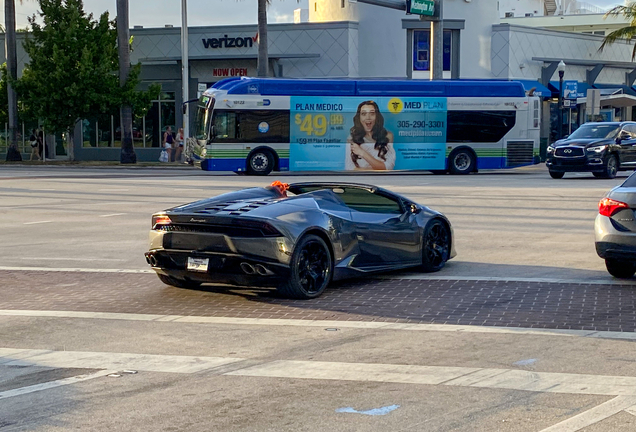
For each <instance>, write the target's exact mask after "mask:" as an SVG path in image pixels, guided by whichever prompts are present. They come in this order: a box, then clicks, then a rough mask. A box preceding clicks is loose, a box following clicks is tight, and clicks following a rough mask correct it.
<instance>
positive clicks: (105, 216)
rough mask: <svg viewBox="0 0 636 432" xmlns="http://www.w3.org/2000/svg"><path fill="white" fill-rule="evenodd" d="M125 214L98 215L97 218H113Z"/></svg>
mask: <svg viewBox="0 0 636 432" xmlns="http://www.w3.org/2000/svg"><path fill="white" fill-rule="evenodd" d="M125 214H126V213H112V214H106V215H100V216H99V217H102V218H107V217H113V216H122V215H125Z"/></svg>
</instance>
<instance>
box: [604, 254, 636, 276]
mask: <svg viewBox="0 0 636 432" xmlns="http://www.w3.org/2000/svg"><path fill="white" fill-rule="evenodd" d="M605 267H607V271H608V273H609V274H611V275H612V276H614V277H615V278H619V279H629V278H631V277H632V276H634V273H636V263H634V262H630V261H619V260H616V259H611V258H605Z"/></svg>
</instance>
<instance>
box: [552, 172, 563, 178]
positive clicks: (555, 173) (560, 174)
mask: <svg viewBox="0 0 636 432" xmlns="http://www.w3.org/2000/svg"><path fill="white" fill-rule="evenodd" d="M564 175H565V173H564V172H559V171H550V177H552V178H553V179H562V178H563V176H564Z"/></svg>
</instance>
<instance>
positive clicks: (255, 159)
mask: <svg viewBox="0 0 636 432" xmlns="http://www.w3.org/2000/svg"><path fill="white" fill-rule="evenodd" d="M273 169H274V155H272V152H270V151H269V150H264V149H263V150H256V151H254V152H253V153H252V154H250V156H249V158H248V159H247V173H248V174H250V175H267V174H269V173H271V172H272V170H273Z"/></svg>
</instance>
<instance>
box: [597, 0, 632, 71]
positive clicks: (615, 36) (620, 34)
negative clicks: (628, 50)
mask: <svg viewBox="0 0 636 432" xmlns="http://www.w3.org/2000/svg"><path fill="white" fill-rule="evenodd" d="M618 16H623V17H625V18H626V19H627V20H628V21H629V25H628V26H626V27H622V28H620V29H618V30H614V31H613V32H611V33H609V34H607V35H606V36H605V37H604V38H603V43H601V46H600V48H599V51H603V49H604V48H605V47H607V46H609V45H611V44H613V43H615V42H616V41H619V40H624V41H627V42H629V41H630V40H631V39H632V38H633V37H635V36H636V2H630V3H627V4H626V5H624V6H616V7H614V8H612V9H610V10H609V11H608V12H607V13H606V14H605V18H607V17H618ZM635 58H636V44H635V45H634V48H633V49H632V61H634V59H635Z"/></svg>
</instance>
